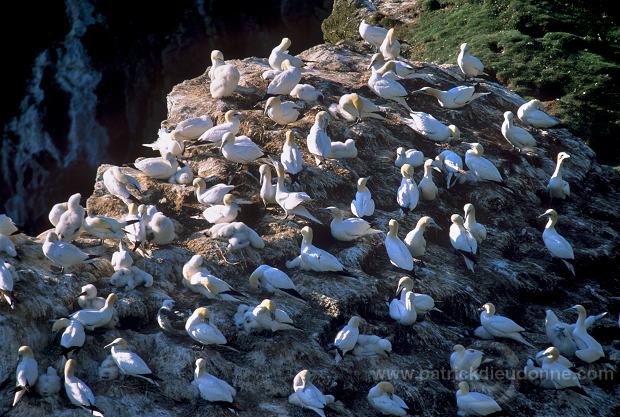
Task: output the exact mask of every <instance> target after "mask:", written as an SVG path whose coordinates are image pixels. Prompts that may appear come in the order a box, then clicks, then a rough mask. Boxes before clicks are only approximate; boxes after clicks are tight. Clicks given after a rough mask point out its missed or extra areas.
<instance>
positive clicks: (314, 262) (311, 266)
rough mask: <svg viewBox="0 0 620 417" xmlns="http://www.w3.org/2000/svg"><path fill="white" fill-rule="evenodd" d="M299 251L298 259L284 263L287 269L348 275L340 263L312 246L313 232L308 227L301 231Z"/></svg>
mask: <svg viewBox="0 0 620 417" xmlns="http://www.w3.org/2000/svg"><path fill="white" fill-rule="evenodd" d="M301 236H302V240H301V250H300V254H299V256H298V257H296V258H295V259H293V260H291V261H288V262H287V263H286V267H287V268H289V269H290V268H301V269H303V270H306V271H315V272H343V273H345V274H346V273H348V272H347V271H346V269H345V267H344V265H342V263H340V261H339V260H338V259H337V258H336V257H335V256H334V255H332V254H331V253H328V252H326V251H324V250H323V249H319V248H317V247H316V246H314V245H313V244H312V238H313V232H312V229H311V228H310V227H308V226H305V227H304V228H303V229H301Z"/></svg>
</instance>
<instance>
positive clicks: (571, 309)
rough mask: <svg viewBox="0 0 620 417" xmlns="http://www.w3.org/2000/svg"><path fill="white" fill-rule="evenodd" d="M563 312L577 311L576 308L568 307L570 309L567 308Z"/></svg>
mask: <svg viewBox="0 0 620 417" xmlns="http://www.w3.org/2000/svg"><path fill="white" fill-rule="evenodd" d="M562 311H568V312H572V311H575V308H574V307H568V308H565V309H564V310H562Z"/></svg>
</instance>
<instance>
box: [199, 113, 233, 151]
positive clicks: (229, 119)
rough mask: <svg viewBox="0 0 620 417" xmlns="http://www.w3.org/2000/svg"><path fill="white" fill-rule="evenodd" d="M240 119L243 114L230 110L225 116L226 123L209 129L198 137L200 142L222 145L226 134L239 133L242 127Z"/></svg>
mask: <svg viewBox="0 0 620 417" xmlns="http://www.w3.org/2000/svg"><path fill="white" fill-rule="evenodd" d="M240 117H241V113H240V112H238V111H237V110H228V111H227V112H226V113H225V114H224V123H220V124H218V125H215V126H213V127H211V128H209V129H207V130H206V131H205V132H204V133H203V134H202V135H200V136H199V137H198V142H212V143H220V142H221V141H222V137H223V136H224V134H225V133H232V134H233V135H236V134H237V133H239V128H240V126H241V120H240Z"/></svg>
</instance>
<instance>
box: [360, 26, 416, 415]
mask: <svg viewBox="0 0 620 417" xmlns="http://www.w3.org/2000/svg"><path fill="white" fill-rule="evenodd" d="M390 30H393V29H390ZM367 398H368V403H369V404H370V405H371V407H372V408H374V409H375V410H377V411H379V412H380V413H381V414H382V415H384V416H406V415H407V410H408V409H409V407H408V406H407V404H405V402H404V401H403V399H402V398H400V397H399V396H398V395H396V394H394V385H392V384H391V383H389V382H387V381H382V382H379V383H378V384H377V385H375V386H374V387H372V388H371V389H370V391H368V396H367Z"/></svg>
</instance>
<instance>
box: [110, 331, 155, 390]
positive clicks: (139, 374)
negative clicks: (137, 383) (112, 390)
mask: <svg viewBox="0 0 620 417" xmlns="http://www.w3.org/2000/svg"><path fill="white" fill-rule="evenodd" d="M107 348H111V351H112V359H114V363H116V366H118V370H119V372H120V373H121V375H127V376H133V377H136V378H140V379H144V380H145V381H147V382H150V383H151V384H154V385H156V386H159V383H158V382H157V381H161V380H162V379H161V378H159V377H157V375H155V374H153V372H152V371H151V369H150V368H149V366H148V365H147V364H146V362H144V360H143V359H142V358H141V357H140V356H139V355H138V354H137V353H135V352H132V351H131V350H130V349H129V344H128V343H127V341H126V340H125V339H123V338H122V337H118V338H116V339H114V341H112V343H110V344H108V345H106V346H105V347H104V349H107Z"/></svg>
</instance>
